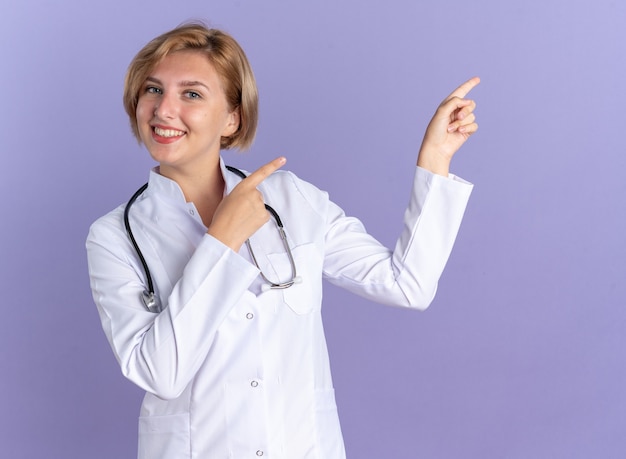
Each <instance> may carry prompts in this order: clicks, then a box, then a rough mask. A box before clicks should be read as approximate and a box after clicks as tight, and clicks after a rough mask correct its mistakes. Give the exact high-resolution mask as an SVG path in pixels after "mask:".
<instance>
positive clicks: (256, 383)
mask: <svg viewBox="0 0 626 459" xmlns="http://www.w3.org/2000/svg"><path fill="white" fill-rule="evenodd" d="M250 385H251V386H252V387H257V386H258V385H259V382H258V381H252V382H251V383H250Z"/></svg>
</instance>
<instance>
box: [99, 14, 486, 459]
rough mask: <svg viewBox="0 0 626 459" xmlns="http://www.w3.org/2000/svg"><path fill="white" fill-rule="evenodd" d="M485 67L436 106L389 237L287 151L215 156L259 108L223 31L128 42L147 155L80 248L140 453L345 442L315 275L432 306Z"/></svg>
mask: <svg viewBox="0 0 626 459" xmlns="http://www.w3.org/2000/svg"><path fill="white" fill-rule="evenodd" d="M478 82H479V80H478V78H473V79H471V80H469V81H467V82H466V83H464V84H462V85H461V86H460V87H459V88H457V89H456V90H455V91H454V92H453V93H452V94H451V95H450V96H449V97H447V98H446V99H445V100H444V101H443V103H442V104H441V105H440V107H439V108H438V110H437V112H436V113H435V115H434V117H433V119H432V121H431V122H430V124H429V126H428V128H427V130H426V134H425V136H424V140H423V143H422V146H421V148H420V151H419V155H418V159H417V166H418V167H417V168H416V173H415V180H414V184H413V189H412V193H411V196H410V203H409V206H408V208H407V210H406V213H405V216H404V226H403V231H402V233H401V234H400V237H399V239H398V241H397V244H396V246H395V249H394V250H393V251H392V250H389V249H387V248H385V247H383V246H382V245H381V244H380V243H379V242H377V241H376V240H375V239H374V238H373V237H371V236H370V235H368V234H367V233H366V232H365V230H364V228H363V225H362V224H361V223H360V222H359V220H357V219H355V218H353V217H348V216H346V215H345V214H344V212H343V211H342V210H341V209H340V208H339V207H338V206H337V205H336V204H334V203H333V202H332V201H330V200H329V197H328V195H327V194H326V193H325V192H323V191H320V190H319V189H317V188H316V187H314V186H313V185H311V184H309V183H307V182H304V181H302V180H300V179H299V178H298V177H296V176H295V175H294V174H292V173H290V172H285V171H282V170H278V169H280V168H281V167H282V166H283V165H284V164H285V158H282V157H281V158H277V159H275V160H273V161H271V162H270V163H268V164H266V165H264V166H263V167H261V168H260V169H258V170H256V171H254V172H252V173H247V172H241V171H238V170H233V169H229V168H227V167H226V166H225V165H224V162H223V160H222V158H221V156H220V151H221V150H222V149H228V148H239V149H245V148H247V147H249V146H250V144H251V143H252V141H253V138H254V135H255V131H256V125H257V90H256V85H255V81H254V76H253V74H252V70H251V69H250V66H249V64H248V60H247V59H246V56H245V54H244V52H243V51H242V49H241V48H240V47H239V45H238V44H237V43H236V42H235V41H234V40H233V38H231V37H230V36H229V35H227V34H225V33H224V32H221V31H219V30H215V29H208V28H206V27H205V26H204V25H202V24H196V23H194V24H186V25H183V26H181V27H178V28H176V29H174V30H172V31H170V32H167V33H165V34H163V35H161V36H159V37H157V38H155V39H154V40H153V41H151V42H150V43H148V44H147V45H146V46H145V47H144V48H143V49H142V50H141V51H140V52H139V53H138V54H137V56H136V57H135V58H134V59H133V61H132V62H131V64H130V67H129V69H128V73H127V76H126V82H125V89H124V105H125V108H126V112H127V113H128V116H129V118H130V123H131V126H132V129H133V132H134V133H135V135H136V136H137V138H138V139H139V140H140V141H141V142H142V143H143V144H144V145H145V146H146V148H147V150H148V151H149V153H150V155H151V156H152V158H154V160H155V161H156V162H157V163H158V166H156V167H155V168H154V169H152V171H151V172H150V175H149V179H148V184H147V188H145V189H141V190H139V191H138V193H137V194H136V195H135V196H134V197H133V199H132V200H131V202H129V203H128V204H123V205H121V206H120V207H118V208H117V209H115V210H113V211H112V212H110V213H109V214H107V215H105V216H104V217H102V218H100V219H98V220H97V221H96V222H95V223H94V224H93V225H92V227H91V230H90V232H89V236H88V239H87V253H88V261H89V274H90V279H91V288H92V291H93V297H94V300H95V302H96V305H97V307H98V311H99V314H100V318H101V320H102V326H103V328H104V331H105V333H106V335H107V338H108V340H109V343H110V344H111V347H112V349H113V352H114V353H115V356H116V358H117V360H118V362H119V364H120V366H121V369H122V373H123V374H124V375H125V376H126V377H127V378H128V379H130V380H131V381H133V382H134V383H135V384H137V385H138V386H140V387H141V388H143V389H144V390H145V391H146V396H145V399H144V401H143V405H142V408H141V414H140V420H139V458H141V459H144V458H145V459H148V458H150V459H156V458H168V459H181V458H192V457H193V458H211V459H214V458H246V457H264V458H273V459H274V458H281V459H295V458H298V459H300V458H319V459H334V458H343V457H345V452H344V446H343V440H342V435H341V429H340V426H339V419H338V416H337V408H336V405H335V397H334V392H333V385H332V380H331V375H330V366H329V360H328V352H327V349H326V342H325V339H324V332H323V329H322V319H321V298H322V279H326V280H328V281H330V282H332V283H333V284H336V285H339V286H341V287H344V288H346V289H348V290H350V291H352V292H354V293H357V294H359V295H361V296H364V297H366V298H369V299H371V300H374V301H378V302H380V303H384V304H388V305H394V306H401V307H408V308H414V309H417V310H423V309H425V308H426V307H427V306H428V305H429V303H430V302H431V300H432V298H433V296H434V294H435V290H436V287H437V282H438V280H439V277H440V275H441V273H442V271H443V268H444V266H445V264H446V261H447V259H448V256H449V254H450V251H451V249H452V246H453V243H454V239H455V237H456V234H457V231H458V228H459V225H460V223H461V219H462V216H463V212H464V209H465V206H466V203H467V200H468V198H469V195H470V192H471V189H472V185H470V184H468V183H467V182H465V181H463V180H461V179H459V178H457V177H455V176H453V175H450V174H449V172H448V168H449V164H450V160H451V159H452V156H453V155H454V153H455V152H456V151H457V150H458V149H459V147H460V146H461V145H462V144H463V143H464V142H465V140H466V139H467V138H468V137H469V136H470V135H471V134H473V133H474V132H476V130H477V124H476V122H475V118H474V114H473V112H474V108H475V103H474V102H473V101H472V100H469V99H466V98H465V96H466V95H467V93H468V92H469V91H470V90H471V89H472V88H473V87H474V86H475V85H476V84H478ZM244 177H245V178H244ZM266 203H267V204H269V205H270V206H271V208H269V207H268V206H266ZM281 225H284V229H283V227H282V226H281Z"/></svg>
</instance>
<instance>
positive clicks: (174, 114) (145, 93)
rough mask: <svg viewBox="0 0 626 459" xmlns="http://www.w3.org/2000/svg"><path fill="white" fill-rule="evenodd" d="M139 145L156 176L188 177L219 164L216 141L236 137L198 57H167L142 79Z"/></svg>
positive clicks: (232, 119)
mask: <svg viewBox="0 0 626 459" xmlns="http://www.w3.org/2000/svg"><path fill="white" fill-rule="evenodd" d="M136 117H137V127H138V131H139V136H140V137H141V141H142V142H143V143H144V144H145V145H146V147H147V149H148V151H149V152H150V155H151V156H152V158H153V159H154V160H155V161H157V162H158V163H159V164H160V171H161V174H163V175H165V176H170V177H171V176H172V175H175V174H176V173H185V174H193V173H194V171H196V172H200V171H202V170H206V169H204V168H211V167H216V165H217V164H218V163H219V152H220V139H221V138H222V137H228V136H230V135H232V134H233V133H235V132H236V131H237V128H238V126H239V112H238V111H237V110H233V109H232V108H231V107H229V105H228V103H227V101H226V96H225V94H224V90H223V88H222V83H221V81H220V76H219V75H218V73H217V72H216V71H215V69H214V67H213V65H212V64H211V62H210V61H209V60H208V58H207V57H206V56H205V55H203V54H202V53H201V52H198V51H178V52H174V53H172V54H170V55H168V56H166V57H165V58H164V59H163V60H162V61H161V62H160V63H159V64H158V65H157V66H156V67H155V68H154V70H153V71H152V72H151V73H150V75H149V76H148V77H147V79H146V81H145V83H144V85H143V87H142V89H141V92H140V94H139V100H138V102H137V110H136Z"/></svg>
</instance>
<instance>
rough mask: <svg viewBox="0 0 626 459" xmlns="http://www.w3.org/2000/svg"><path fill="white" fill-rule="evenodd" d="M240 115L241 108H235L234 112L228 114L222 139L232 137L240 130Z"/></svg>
mask: <svg viewBox="0 0 626 459" xmlns="http://www.w3.org/2000/svg"><path fill="white" fill-rule="evenodd" d="M240 116H241V115H240V113H239V107H237V108H235V109H234V110H233V111H232V112H230V113H229V114H228V121H227V122H226V126H224V130H223V131H222V137H230V136H231V135H233V134H234V133H235V132H237V130H238V129H239V122H240Z"/></svg>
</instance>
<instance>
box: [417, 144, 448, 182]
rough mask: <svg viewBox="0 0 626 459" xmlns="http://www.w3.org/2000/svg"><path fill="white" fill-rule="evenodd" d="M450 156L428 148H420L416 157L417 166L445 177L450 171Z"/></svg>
mask: <svg viewBox="0 0 626 459" xmlns="http://www.w3.org/2000/svg"><path fill="white" fill-rule="evenodd" d="M450 162H451V158H448V157H446V156H444V155H442V154H441V153H438V152H436V151H432V150H430V149H420V152H419V155H418V157H417V166H418V167H421V168H422V169H426V170H427V171H430V172H432V173H433V174H437V175H443V176H444V177H447V176H448V174H449V173H450Z"/></svg>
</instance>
